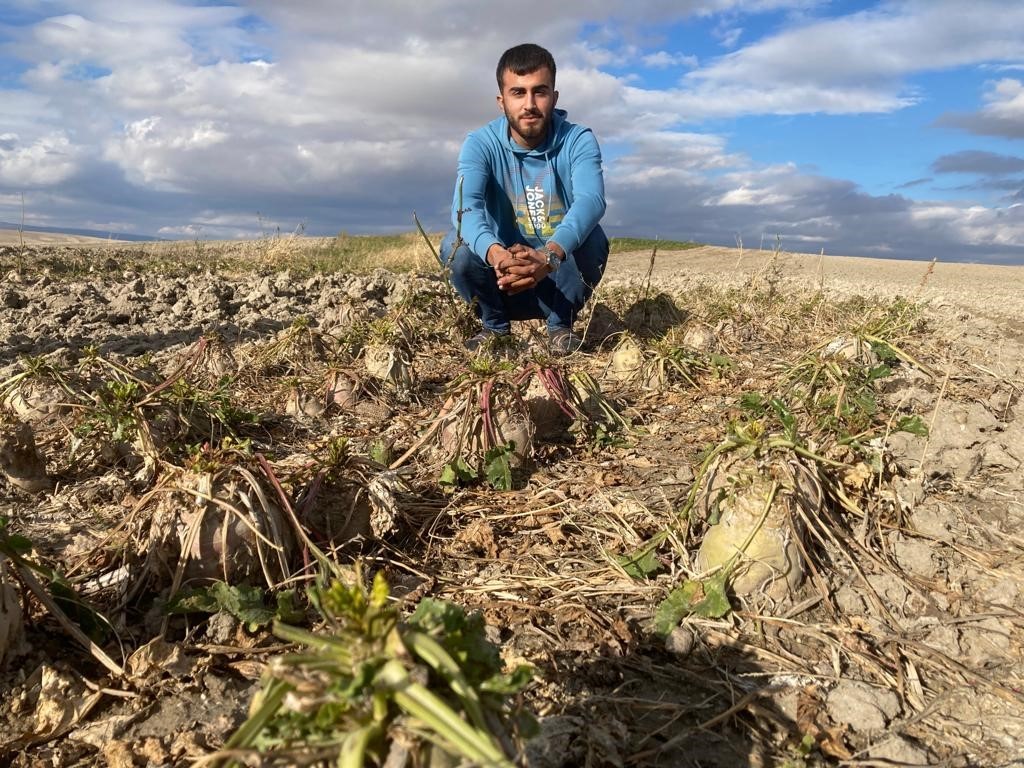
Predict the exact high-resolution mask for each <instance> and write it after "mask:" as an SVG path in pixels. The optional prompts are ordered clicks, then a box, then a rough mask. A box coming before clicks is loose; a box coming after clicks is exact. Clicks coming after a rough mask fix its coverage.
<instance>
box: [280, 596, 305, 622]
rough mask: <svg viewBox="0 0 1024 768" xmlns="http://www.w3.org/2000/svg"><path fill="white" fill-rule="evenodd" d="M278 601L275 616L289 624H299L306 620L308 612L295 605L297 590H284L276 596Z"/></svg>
mask: <svg viewBox="0 0 1024 768" xmlns="http://www.w3.org/2000/svg"><path fill="white" fill-rule="evenodd" d="M274 597H275V598H276V600H277V610H276V611H275V614H276V616H277V618H278V619H280V620H281V621H283V622H286V623H288V624H298V623H300V622H302V621H303V620H304V619H305V618H306V612H305V611H303V610H302V609H301V608H298V607H297V606H296V605H295V590H294V589H283V590H281V591H280V592H278V593H277V594H276V595H275V596H274Z"/></svg>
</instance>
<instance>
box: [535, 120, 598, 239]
mask: <svg viewBox="0 0 1024 768" xmlns="http://www.w3.org/2000/svg"><path fill="white" fill-rule="evenodd" d="M568 151H569V169H570V174H571V177H572V204H571V205H570V206H569V210H568V211H566V214H565V218H564V219H562V221H561V222H560V223H559V225H558V226H557V227H556V228H555V232H554V234H553V235H552V237H551V240H550V241H549V245H551V246H552V249H553V250H557V249H555V248H554V246H555V245H557V246H558V248H561V251H562V253H561V255H563V256H564V255H565V254H566V253H572V252H573V251H575V250H576V249H577V248H579V246H580V243H582V242H583V241H584V240H586V239H587V236H588V235H590V233H591V232H592V231H593V229H594V227H596V226H597V224H598V222H600V221H601V217H602V216H604V211H605V201H604V173H603V171H602V170H601V148H600V147H599V146H598V145H597V139H596V138H595V137H594V134H593V133H592V132H591V131H590V130H589V129H586V130H584V131H583V132H581V133H580V134H579V135H577V136H576V137H575V138H574V139H573V142H572V145H571V146H570V147H568Z"/></svg>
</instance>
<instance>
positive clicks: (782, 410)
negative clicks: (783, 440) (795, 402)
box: [769, 397, 796, 443]
mask: <svg viewBox="0 0 1024 768" xmlns="http://www.w3.org/2000/svg"><path fill="white" fill-rule="evenodd" d="M769 405H771V407H772V408H773V409H774V411H775V413H776V414H778V417H779V421H781V422H782V426H783V427H784V429H785V432H786V437H787V438H788V439H789V440H790V441H792V442H794V443H795V442H796V417H795V416H794V415H793V412H792V411H791V410H790V409H789V406H788V405H786V404H785V403H784V402H783V401H782V400H780V399H779V398H777V397H773V398H772V399H771V400H770V401H769Z"/></svg>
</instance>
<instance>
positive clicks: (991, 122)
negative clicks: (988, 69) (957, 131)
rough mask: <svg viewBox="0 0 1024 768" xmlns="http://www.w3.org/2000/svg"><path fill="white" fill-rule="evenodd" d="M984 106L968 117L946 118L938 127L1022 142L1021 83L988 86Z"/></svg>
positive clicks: (1009, 81) (1023, 102)
mask: <svg viewBox="0 0 1024 768" xmlns="http://www.w3.org/2000/svg"><path fill="white" fill-rule="evenodd" d="M985 102H986V104H985V106H984V107H982V109H981V110H979V111H978V112H974V113H972V114H967V115H956V114H947V115H943V116H942V117H940V118H939V124H940V125H949V126H953V127H956V128H962V129H963V130H966V131H969V132H971V133H977V134H981V135H984V136H1003V137H1006V138H1010V139H1022V138H1024V82H1021V81H1020V80H1015V79H1013V78H1004V79H1002V80H999V81H997V82H995V83H992V84H990V87H989V90H988V91H987V92H986V93H985Z"/></svg>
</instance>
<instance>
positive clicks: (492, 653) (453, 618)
mask: <svg viewBox="0 0 1024 768" xmlns="http://www.w3.org/2000/svg"><path fill="white" fill-rule="evenodd" d="M408 625H409V627H411V628H413V629H418V630H420V631H421V632H424V633H426V634H428V635H430V636H431V637H433V638H434V639H435V640H436V641H437V642H439V643H440V644H441V645H442V646H443V647H444V649H445V650H446V651H447V652H448V653H449V654H450V655H451V656H452V658H453V659H455V660H456V661H457V662H458V664H459V667H460V668H461V669H462V672H463V674H464V675H465V676H466V679H467V680H468V681H469V682H470V683H471V684H473V685H477V684H479V683H480V682H481V681H483V680H488V679H490V678H492V677H493V676H494V675H497V674H500V673H501V669H502V664H501V655H500V654H499V653H498V649H497V648H496V647H495V646H494V644H493V643H492V642H491V641H489V640H488V639H487V635H486V634H485V632H484V619H483V616H481V615H480V614H479V613H472V614H467V613H466V611H465V609H463V608H462V606H459V605H456V604H455V603H450V602H448V601H447V600H435V599H433V598H430V597H427V598H424V599H423V600H421V601H420V604H419V605H418V606H416V610H415V611H414V612H413V614H412V616H410V617H409V621H408Z"/></svg>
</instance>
